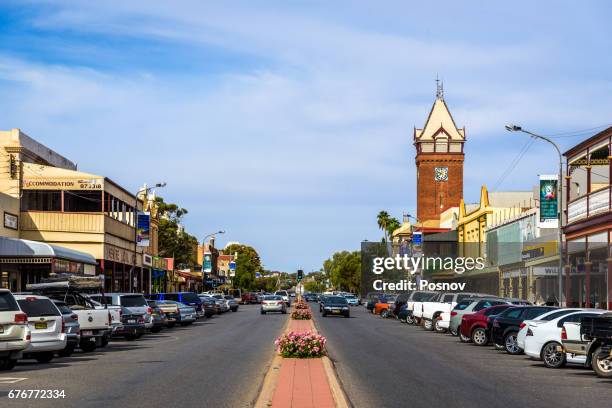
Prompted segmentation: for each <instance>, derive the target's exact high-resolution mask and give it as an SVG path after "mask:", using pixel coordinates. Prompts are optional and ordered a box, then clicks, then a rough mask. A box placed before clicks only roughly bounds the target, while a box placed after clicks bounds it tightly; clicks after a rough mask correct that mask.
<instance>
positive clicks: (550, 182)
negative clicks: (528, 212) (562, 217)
mask: <svg viewBox="0 0 612 408" xmlns="http://www.w3.org/2000/svg"><path fill="white" fill-rule="evenodd" d="M558 183H559V177H558V176H557V175H546V174H543V175H540V221H539V223H538V227H540V228H559V214H558V210H559V204H558V200H557V199H558V192H559V189H558Z"/></svg>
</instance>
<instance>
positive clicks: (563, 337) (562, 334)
mask: <svg viewBox="0 0 612 408" xmlns="http://www.w3.org/2000/svg"><path fill="white" fill-rule="evenodd" d="M561 340H567V331H566V330H565V327H564V328H562V329H561Z"/></svg>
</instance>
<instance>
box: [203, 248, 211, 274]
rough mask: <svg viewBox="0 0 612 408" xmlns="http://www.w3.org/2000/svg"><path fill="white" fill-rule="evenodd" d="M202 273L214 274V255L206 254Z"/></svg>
mask: <svg viewBox="0 0 612 408" xmlns="http://www.w3.org/2000/svg"><path fill="white" fill-rule="evenodd" d="M202 271H203V272H204V273H211V272H212V254H210V253H208V254H204V265H202Z"/></svg>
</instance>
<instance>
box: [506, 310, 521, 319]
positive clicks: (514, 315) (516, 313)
mask: <svg viewBox="0 0 612 408" xmlns="http://www.w3.org/2000/svg"><path fill="white" fill-rule="evenodd" d="M522 313H523V309H522V308H516V309H509V310H508V311H507V312H506V313H504V317H507V318H509V319H518V318H519V317H521V314H522Z"/></svg>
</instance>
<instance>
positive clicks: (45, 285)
mask: <svg viewBox="0 0 612 408" xmlns="http://www.w3.org/2000/svg"><path fill="white" fill-rule="evenodd" d="M101 285H102V281H101V280H100V279H98V278H97V277H70V278H68V279H65V280H56V279H52V278H49V279H48V280H47V279H45V280H43V282H41V283H35V284H29V285H27V286H26V289H27V290H30V291H32V292H33V293H35V294H40V295H43V296H47V297H49V298H51V299H55V300H60V301H62V302H65V303H66V304H67V305H68V307H70V308H71V309H72V311H73V312H74V313H75V314H76V315H77V316H78V321H79V325H80V326H81V339H80V342H79V347H80V348H81V350H82V351H84V352H92V351H94V350H95V349H96V348H97V347H105V346H106V345H107V344H108V340H109V338H110V334H111V321H112V316H111V314H110V312H109V311H108V309H107V308H105V307H101V305H99V304H96V303H94V302H92V301H91V300H90V299H88V298H87V295H85V294H84V293H82V291H87V290H92V289H94V290H100V289H101Z"/></svg>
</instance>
